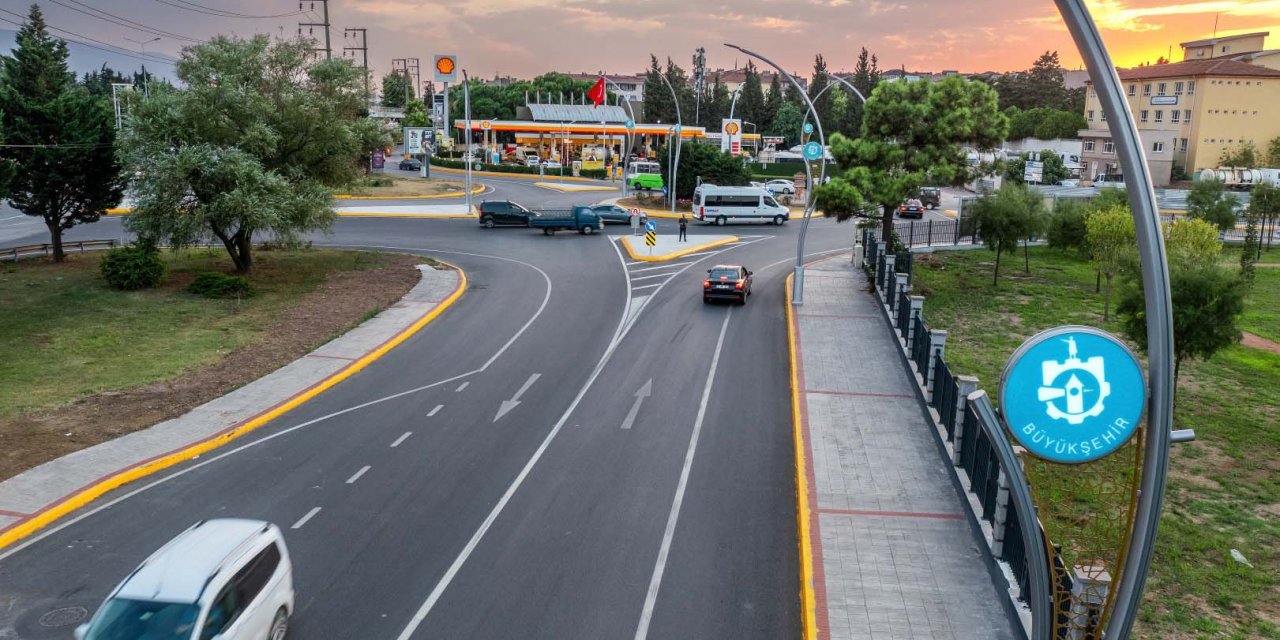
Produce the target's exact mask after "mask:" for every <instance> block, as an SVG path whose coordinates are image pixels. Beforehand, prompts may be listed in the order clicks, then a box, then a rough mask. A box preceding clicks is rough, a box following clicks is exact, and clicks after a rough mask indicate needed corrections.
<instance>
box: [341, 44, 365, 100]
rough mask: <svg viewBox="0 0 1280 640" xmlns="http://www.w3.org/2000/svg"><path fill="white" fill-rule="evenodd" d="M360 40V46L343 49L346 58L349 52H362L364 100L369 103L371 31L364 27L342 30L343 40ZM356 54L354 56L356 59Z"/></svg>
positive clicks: (344, 47) (344, 46) (361, 65)
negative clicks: (357, 38)
mask: <svg viewBox="0 0 1280 640" xmlns="http://www.w3.org/2000/svg"><path fill="white" fill-rule="evenodd" d="M353 35H354V36H357V37H359V38H360V46H358V47H348V46H346V45H345V44H344V45H343V47H342V55H343V56H344V57H345V56H346V55H347V52H348V51H359V52H360V68H361V69H364V99H365V102H368V101H369V96H370V94H369V30H368V29H366V28H364V27H350V28H347V29H343V30H342V39H343V41H344V42H345V41H346V40H349V39H351V37H352V36H353ZM354 55H355V54H352V56H353V57H354Z"/></svg>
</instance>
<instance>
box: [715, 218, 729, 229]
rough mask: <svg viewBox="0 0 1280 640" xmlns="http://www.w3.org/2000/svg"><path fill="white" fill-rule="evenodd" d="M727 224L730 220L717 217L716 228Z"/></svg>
mask: <svg viewBox="0 0 1280 640" xmlns="http://www.w3.org/2000/svg"><path fill="white" fill-rule="evenodd" d="M726 222H728V220H725V217H724V216H716V226H717V227H723V226H724V225H725V223H726Z"/></svg>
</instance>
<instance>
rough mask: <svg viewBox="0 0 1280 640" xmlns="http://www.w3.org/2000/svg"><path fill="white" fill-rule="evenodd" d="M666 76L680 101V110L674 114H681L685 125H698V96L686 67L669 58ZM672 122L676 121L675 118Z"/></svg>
mask: <svg viewBox="0 0 1280 640" xmlns="http://www.w3.org/2000/svg"><path fill="white" fill-rule="evenodd" d="M666 76H667V82H670V83H671V88H672V89H674V90H675V94H676V99H678V100H679V101H680V110H679V111H678V112H677V114H673V115H679V116H680V118H681V119H682V120H683V124H684V125H685V126H696V125H697V124H698V123H696V122H694V118H695V113H694V110H695V108H696V105H695V103H694V99H695V97H696V96H695V95H694V92H693V85H692V83H690V82H689V76H686V75H685V73H684V69H681V68H680V66H679V65H677V64H676V63H675V62H672V61H671V58H667V72H666ZM669 93H670V92H668V94H669ZM672 122H675V119H674V118H673V119H672Z"/></svg>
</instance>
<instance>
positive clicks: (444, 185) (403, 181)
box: [351, 175, 463, 198]
mask: <svg viewBox="0 0 1280 640" xmlns="http://www.w3.org/2000/svg"><path fill="white" fill-rule="evenodd" d="M462 186H463V185H462V182H461V181H459V180H441V179H439V178H417V177H412V176H388V175H383V176H369V177H366V178H364V180H363V181H361V182H359V183H357V184H356V185H355V186H353V187H352V188H351V195H356V196H385V197H388V198H396V197H404V196H434V195H440V194H442V193H462V190H463V189H462Z"/></svg>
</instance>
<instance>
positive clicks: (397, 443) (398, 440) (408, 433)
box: [391, 431, 413, 449]
mask: <svg viewBox="0 0 1280 640" xmlns="http://www.w3.org/2000/svg"><path fill="white" fill-rule="evenodd" d="M411 435H413V432H412V431H406V432H404V433H403V434H402V435H401V436H400V437H399V438H396V441H395V442H392V443H391V448H392V449H394V448H396V447H398V446H400V444H401V443H403V442H404V441H405V440H408V439H409V436H411Z"/></svg>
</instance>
